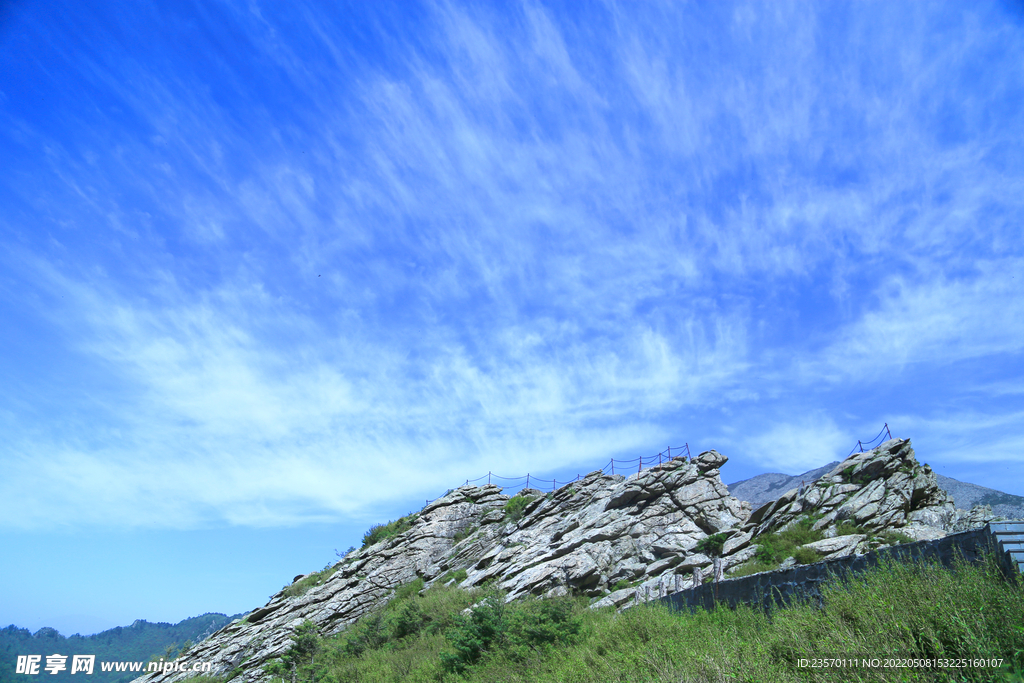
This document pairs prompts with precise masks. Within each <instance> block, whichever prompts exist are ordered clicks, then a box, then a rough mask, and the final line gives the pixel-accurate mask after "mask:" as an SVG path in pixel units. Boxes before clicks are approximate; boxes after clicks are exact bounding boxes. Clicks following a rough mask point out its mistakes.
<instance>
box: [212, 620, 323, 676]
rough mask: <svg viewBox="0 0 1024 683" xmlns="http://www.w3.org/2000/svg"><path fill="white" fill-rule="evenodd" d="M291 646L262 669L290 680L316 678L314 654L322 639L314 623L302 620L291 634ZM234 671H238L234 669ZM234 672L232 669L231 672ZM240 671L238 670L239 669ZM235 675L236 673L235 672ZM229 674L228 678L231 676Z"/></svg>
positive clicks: (320, 646) (318, 649) (320, 647)
mask: <svg viewBox="0 0 1024 683" xmlns="http://www.w3.org/2000/svg"><path fill="white" fill-rule="evenodd" d="M291 640H292V647H291V649H290V650H288V652H286V653H285V654H284V655H283V656H281V657H279V658H277V659H275V660H272V661H271V662H269V663H267V664H265V665H264V666H263V670H264V671H265V672H266V673H268V674H270V675H271V676H279V677H281V678H282V679H286V678H287V679H289V680H292V681H296V683H298V682H299V681H302V682H305V681H310V682H311V683H312V681H314V680H315V679H316V655H317V654H318V653H319V652H320V651H321V650H322V649H323V640H322V639H321V638H320V635H319V633H318V631H317V627H316V624H314V623H313V622H312V621H310V620H308V619H307V620H306V621H304V622H303V623H302V624H301V625H299V626H298V627H297V628H296V629H295V633H293V634H292V637H291ZM235 671H239V670H238V669H235ZM234 673H235V672H234V671H233V672H232V674H234ZM239 673H240V671H239ZM236 675H237V674H236ZM233 677H234V676H233V675H229V677H228V678H229V680H230V679H231V678H233Z"/></svg>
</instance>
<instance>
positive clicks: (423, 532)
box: [144, 440, 986, 683]
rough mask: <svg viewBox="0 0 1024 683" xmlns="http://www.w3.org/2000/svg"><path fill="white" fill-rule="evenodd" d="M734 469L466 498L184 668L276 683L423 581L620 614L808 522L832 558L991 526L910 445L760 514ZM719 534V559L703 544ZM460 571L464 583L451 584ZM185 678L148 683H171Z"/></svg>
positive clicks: (902, 443)
mask: <svg viewBox="0 0 1024 683" xmlns="http://www.w3.org/2000/svg"><path fill="white" fill-rule="evenodd" d="M726 461H727V458H726V457H725V456H723V455H721V454H720V453H718V452H717V451H713V450H712V451H706V452H704V453H701V454H700V455H699V456H697V457H696V458H693V459H686V458H675V459H673V460H671V461H669V462H667V463H664V464H662V465H658V466H656V467H652V468H650V469H648V470H645V471H643V472H640V473H638V474H634V475H632V476H630V477H628V478H626V477H623V476H613V475H606V474H604V473H602V472H600V471H597V472H592V473H591V474H589V475H587V476H586V477H584V478H582V479H581V480H579V481H577V482H574V483H572V484H568V485H565V486H563V487H562V488H560V489H558V490H557V491H554V492H551V493H547V494H544V493H542V492H540V491H537V490H526V491H523V492H521V493H520V496H524V497H527V498H531V500H530V501H529V502H528V503H527V504H526V505H525V507H519V508H518V510H516V509H512V510H509V509H507V506H508V503H509V500H510V499H509V498H508V497H507V496H505V495H503V494H502V493H501V490H500V489H499V488H498V487H497V486H490V485H489V486H479V487H477V486H463V487H460V488H458V489H455V490H453V491H451V492H449V493H448V494H447V495H445V496H444V497H442V498H440V499H438V500H436V501H434V502H432V503H430V504H429V505H427V506H425V507H424V508H423V509H422V510H421V511H420V512H419V513H418V514H417V515H415V516H414V518H412V519H408V520H406V521H407V522H408V528H407V529H406V530H405V531H402V532H401V533H398V534H397V535H395V536H394V537H392V538H388V539H386V540H383V541H381V542H379V543H376V544H375V545H372V546H370V547H367V548H363V549H361V550H359V551H353V552H352V553H349V554H348V555H347V556H346V557H345V558H344V559H343V560H342V561H341V562H339V563H337V564H336V565H335V566H334V567H332V568H330V569H329V570H324V571H323V572H319V573H315V574H312V575H302V576H298V577H296V579H295V582H294V583H293V585H292V586H290V587H288V588H285V589H283V590H282V591H281V592H279V593H278V594H276V595H274V596H273V597H272V598H271V600H270V602H268V603H267V604H266V605H264V606H263V607H260V608H259V609H256V610H254V611H252V612H251V613H249V614H248V615H247V616H246V617H245V618H244V619H242V620H237V621H235V622H233V623H231V624H230V625H229V626H227V627H225V628H223V629H221V630H220V631H219V632H217V633H215V634H214V635H213V636H211V637H210V638H209V639H207V640H206V641H203V642H201V643H198V644H197V645H196V646H195V647H194V648H193V649H192V650H190V651H189V653H188V658H189V659H190V660H193V661H204V662H206V661H208V662H211V663H212V664H213V671H212V673H214V674H227V673H229V672H232V671H236V672H237V674H238V677H239V678H240V680H239V683H243V682H244V683H261V682H262V681H264V680H265V679H267V676H266V675H265V674H264V673H263V671H262V666H263V665H264V664H265V663H267V662H268V661H270V660H272V659H273V658H275V657H278V656H280V655H282V654H284V653H285V652H286V651H287V650H288V649H289V648H290V647H291V644H292V643H291V640H290V636H291V635H292V634H293V633H294V630H295V628H296V627H298V626H299V625H300V624H302V623H303V622H304V621H305V620H307V619H308V620H311V621H312V622H314V623H315V624H316V625H317V627H318V629H319V631H320V632H321V633H322V634H323V635H332V634H336V633H338V632H340V631H342V630H344V629H345V628H347V627H348V626H349V625H350V624H352V623H354V622H355V621H356V620H357V619H358V618H359V617H361V616H363V615H364V614H367V613H368V612H370V611H372V610H374V609H377V608H379V607H380V606H382V605H384V604H385V603H386V602H387V601H388V600H389V599H390V598H391V597H392V596H393V595H394V592H395V589H397V588H398V587H400V586H402V585H405V584H408V583H409V582H411V581H413V580H415V579H417V578H421V579H423V580H424V581H425V582H426V583H427V585H430V584H431V583H433V582H436V581H444V582H453V581H456V580H459V579H461V582H460V585H461V586H463V587H465V588H471V587H474V586H479V585H482V584H484V583H486V582H493V583H494V584H495V585H496V586H497V587H499V588H501V589H502V590H504V591H505V592H506V595H507V599H508V600H515V599H518V598H522V597H524V596H528V595H547V596H551V595H558V594H562V593H565V592H568V591H572V592H574V593H576V594H584V595H588V596H591V597H592V598H593V600H594V604H593V606H594V607H600V606H617V607H619V606H623V605H625V604H626V603H630V602H633V601H635V600H637V599H638V598H641V599H642V598H646V597H648V596H650V597H653V596H657V595H661V594H664V593H665V592H668V591H672V590H680V589H683V588H688V587H690V586H691V585H693V584H694V583H696V582H703V581H706V580H710V579H713V578H714V577H715V576H721V575H722V573H723V572H726V571H728V570H729V569H730V568H732V567H735V566H737V565H740V564H743V563H745V562H747V561H748V560H750V559H751V558H752V557H753V556H754V555H755V553H756V552H757V549H758V542H757V541H758V538H759V535H760V537H761V538H764V536H765V534H771V533H774V532H776V531H779V530H782V529H785V528H787V526H789V525H792V524H794V523H796V522H797V520H799V519H800V518H801V517H803V516H804V515H806V514H807V513H808V512H811V511H814V512H815V513H816V514H820V515H821V517H820V519H819V520H818V521H817V524H816V525H817V527H818V528H820V529H822V530H823V531H824V533H823V536H824V538H823V539H822V540H820V541H816V542H815V543H814V544H812V545H813V546H814V548H815V549H816V550H818V552H819V554H821V555H827V556H830V557H831V556H839V555H841V554H850V553H855V552H863V551H864V550H865V549H866V547H867V544H868V540H869V539H868V536H867V534H854V535H847V536H842V535H839V534H838V532H837V531H836V529H837V525H838V524H839V523H840V522H841V521H843V520H849V521H851V523H855V524H856V525H858V526H859V527H861V528H862V529H864V530H868V531H870V530H876V531H877V530H883V529H894V528H898V529H900V530H901V531H903V532H905V533H908V534H911V535H913V537H915V538H930V537H934V536H935V535H936V534H938V535H942V534H945V533H946V532H947V531H952V530H953V529H954V528H956V526H957V524H958V523H959V524H961V525H962V524H979V525H980V524H984V521H986V520H984V518H985V516H986V514H985V512H984V511H972V512H971V513H970V514H966V513H958V512H957V511H956V510H955V509H954V508H953V505H952V501H951V500H950V499H949V497H948V496H946V495H945V493H944V492H943V491H942V490H941V489H939V488H938V486H937V484H936V482H935V476H934V474H933V473H932V472H931V470H930V469H928V468H927V467H921V466H919V465H918V464H917V461H916V460H915V459H914V455H913V450H912V449H911V448H910V442H909V441H907V440H893V441H890V442H887V443H886V444H883V445H882V446H881V447H879V448H878V449H876V450H875V451H871V452H869V453H861V454H857V455H856V456H853V457H852V458H849V459H847V460H846V461H844V462H843V463H840V464H839V465H838V466H836V467H835V468H833V469H832V470H831V471H830V472H829V473H828V474H826V475H825V476H823V477H821V478H820V479H818V480H817V481H815V482H814V483H813V484H811V485H809V486H806V487H803V489H802V490H800V489H794V490H792V491H789V492H787V493H786V494H785V495H783V496H782V497H781V498H779V499H778V500H776V501H773V502H771V503H768V504H766V505H764V506H762V507H760V508H759V509H758V510H756V511H755V512H753V514H751V510H750V505H749V504H748V503H744V502H741V501H739V500H737V499H736V498H734V497H733V496H731V495H730V494H729V491H728V489H727V488H726V486H725V485H724V484H723V483H722V481H721V478H720V476H719V468H720V467H721V466H722V465H723V464H725V462H726ZM518 500H519V501H520V502H521V501H523V500H524V499H523V498H519V499H518ZM716 534H721V536H720V537H718V536H716V537H715V538H716V539H717V540H718V541H720V542H721V545H720V546H719V547H720V551H719V550H711V549H709V547H706V546H707V544H708V543H709V541H704V539H708V538H709V537H711V536H714V535H716ZM711 540H715V539H711ZM702 541H703V544H702ZM872 542H874V541H872ZM710 547H712V548H713V547H714V544H711V546H710ZM712 553H713V554H717V555H719V556H720V557H718V558H715V557H712V556H711V555H712ZM789 561H790V562H792V561H793V560H792V558H790V560H789ZM716 570H717V571H716ZM457 571H458V572H461V571H465V576H464V578H463V577H462V575H461V573H460V574H458V575H457V576H458V578H454V577H455V576H456V572H457ZM189 675H190V674H189V673H185V672H173V671H170V672H167V673H162V674H152V675H149V676H146V677H144V679H147V683H171V682H172V681H176V680H180V679H182V678H185V677H187V676H189Z"/></svg>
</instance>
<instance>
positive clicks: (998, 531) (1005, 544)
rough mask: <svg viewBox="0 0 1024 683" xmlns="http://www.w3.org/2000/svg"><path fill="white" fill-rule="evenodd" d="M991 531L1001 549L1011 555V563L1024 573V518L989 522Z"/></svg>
mask: <svg viewBox="0 0 1024 683" xmlns="http://www.w3.org/2000/svg"><path fill="white" fill-rule="evenodd" d="M988 528H989V531H990V532H991V534H992V537H993V538H994V539H995V541H996V543H997V544H998V545H999V551H1000V552H1001V553H1006V554H1007V555H1009V558H1010V564H1011V566H1012V565H1016V566H1017V569H1019V570H1020V572H1021V573H1022V574H1024V520H1019V521H1010V522H989V525H988Z"/></svg>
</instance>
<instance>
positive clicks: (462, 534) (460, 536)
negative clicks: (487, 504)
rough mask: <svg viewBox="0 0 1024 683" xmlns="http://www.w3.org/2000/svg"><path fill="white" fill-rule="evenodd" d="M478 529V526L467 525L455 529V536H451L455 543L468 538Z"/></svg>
mask: <svg viewBox="0 0 1024 683" xmlns="http://www.w3.org/2000/svg"><path fill="white" fill-rule="evenodd" d="M479 530H480V527H479V526H468V527H466V528H465V529H461V530H459V531H457V532H456V533H455V536H454V537H453V538H452V541H454V542H455V543H460V542H462V541H464V540H466V539H467V538H469V537H470V536H472V535H473V534H475V533H476V532H477V531H479Z"/></svg>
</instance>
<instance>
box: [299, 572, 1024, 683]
mask: <svg viewBox="0 0 1024 683" xmlns="http://www.w3.org/2000/svg"><path fill="white" fill-rule="evenodd" d="M420 585H422V584H420ZM486 595H487V594H486V593H484V592H480V591H473V592H467V591H461V590H459V589H456V588H454V587H444V586H435V587H434V588H432V589H430V590H429V591H425V592H423V593H422V594H420V593H417V592H414V591H412V590H407V591H404V592H403V594H402V597H401V598H400V599H396V600H394V601H392V603H391V604H390V605H389V606H388V607H387V608H386V609H385V610H384V611H383V612H382V613H380V614H378V615H376V616H374V615H371V616H370V617H367V618H364V620H362V621H360V622H359V624H357V625H356V626H355V627H353V628H352V629H349V630H348V631H346V632H345V633H342V634H341V635H340V636H338V637H336V638H333V639H331V640H328V641H326V642H325V643H324V646H325V647H324V651H325V652H326V653H328V654H327V656H323V655H322V656H320V657H319V658H318V661H317V663H316V666H315V667H314V670H315V676H312V675H311V676H309V677H308V678H306V679H302V680H306V681H315V682H318V683H328V682H330V683H343V682H344V683H348V682H350V681H351V682H353V683H354V682H359V681H374V682H375V683H377V682H379V683H385V682H389V683H390V682H398V681H406V682H420V683H428V682H429V683H454V682H460V683H461V682H463V681H468V682H473V683H483V682H487V683H491V682H494V681H508V682H523V683H525V682H527V681H529V682H530V683H533V682H536V681H540V682H547V681H550V682H555V681H558V682H562V683H598V682H600V683H608V682H621V683H648V682H650V683H655V682H657V683H662V682H664V683H687V682H698V681H700V682H712V681H714V682H718V681H752V682H756V681H764V682H772V683H774V682H776V681H781V682H786V681H837V682H839V681H842V682H844V683H845V682H846V681H886V682H888V681H986V682H987V681H1006V682H1009V681H1018V682H1024V580H1022V579H1021V577H1020V576H1017V577H1014V578H1013V579H1012V580H1010V581H1007V580H1005V579H1004V578H1003V577H1002V576H1001V575H1000V574H999V570H998V567H997V566H996V564H995V561H994V560H991V559H990V560H989V561H988V562H986V563H983V564H981V565H970V564H966V563H963V562H961V563H958V564H957V565H956V566H955V567H954V568H953V569H947V568H943V567H941V566H938V565H933V564H924V563H917V564H900V563H897V562H893V561H887V562H883V563H882V564H881V565H880V566H878V567H876V568H873V569H871V570H868V571H866V572H863V573H860V574H856V575H854V576H852V577H850V578H848V579H846V580H841V579H838V578H837V579H834V580H833V581H832V582H830V583H829V584H828V585H826V586H825V587H824V588H823V591H822V595H823V607H822V608H821V609H818V608H816V607H814V606H812V605H810V604H799V605H794V606H791V607H787V608H784V609H776V610H772V611H770V612H768V613H765V612H763V611H760V610H756V609H751V608H747V607H741V608H739V609H736V610H729V609H727V608H722V607H720V608H718V609H716V610H715V611H712V612H704V611H698V612H696V613H692V614H691V613H689V612H683V613H672V612H670V611H668V610H667V609H666V608H664V607H663V606H661V605H650V606H640V607H636V608H634V609H631V610H627V611H625V612H622V613H618V614H616V613H615V612H614V611H612V610H602V611H594V610H589V609H587V608H586V607H585V601H582V600H579V599H575V600H574V599H566V598H562V599H560V600H561V602H560V603H559V604H560V605H561V606H560V607H558V608H557V609H555V608H550V609H548V608H545V609H540V608H538V605H539V604H541V602H542V601H535V602H532V603H531V602H527V603H522V604H518V603H513V604H509V605H506V606H504V608H503V611H502V610H498V609H497V607H496V603H493V602H491V603H488V602H487V599H486ZM491 595H492V597H493V595H494V594H491ZM481 601H482V602H481ZM473 603H479V604H483V605H487V604H491V605H492V608H491V612H489V613H488V615H487V618H486V619H481V620H479V621H480V622H481V623H485V624H486V625H487V627H486V632H485V631H484V630H480V629H477V630H474V629H473V627H472V626H471V624H470V621H471V619H470V618H467V617H465V616H463V615H460V611H461V610H462V609H464V608H465V607H466V606H468V605H470V604H473ZM467 624H470V625H468V626H467ZM373 634H376V635H373ZM474 634H475V635H474ZM481 634H482V635H481ZM531 634H532V635H531ZM371 636H372V637H371ZM473 638H477V640H476V641H474V640H473ZM467 643H468V644H469V648H470V650H472V652H473V655H472V657H466V658H464V659H463V665H461V666H451V665H450V663H451V662H452V661H454V660H453V657H456V656H457V655H458V653H459V652H460V650H459V647H462V648H463V651H469V650H466V647H467ZM353 644H357V645H358V646H356V647H353ZM844 655H845V656H848V655H862V656H867V657H878V658H885V657H905V658H919V659H923V658H926V659H931V658H950V659H958V658H968V659H974V658H983V657H984V658H988V657H998V658H1002V659H1004V661H1005V665H1004V667H1003V669H1002V670H996V669H991V668H958V669H953V668H947V669H940V670H935V669H931V670H926V669H905V668H889V669H879V670H870V669H861V668H845V669H811V668H802V667H800V666H799V665H798V662H799V660H800V659H814V658H821V657H827V656H838V657H842V656H844ZM445 662H448V663H449V664H448V665H445Z"/></svg>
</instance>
